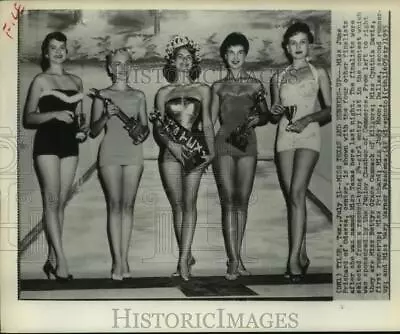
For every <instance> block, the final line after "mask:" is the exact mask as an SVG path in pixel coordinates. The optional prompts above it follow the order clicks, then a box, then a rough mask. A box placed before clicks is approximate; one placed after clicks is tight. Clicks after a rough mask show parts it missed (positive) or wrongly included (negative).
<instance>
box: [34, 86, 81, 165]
mask: <svg viewBox="0 0 400 334" xmlns="http://www.w3.org/2000/svg"><path fill="white" fill-rule="evenodd" d="M82 98H83V94H82V93H80V92H78V91H77V90H72V89H53V90H48V91H44V92H43V93H42V94H41V95H40V98H39V103H38V107H39V112H41V113H46V112H53V111H62V110H70V111H72V112H75V109H76V106H77V105H78V103H79V101H81V100H82ZM76 130H77V129H76V125H75V123H70V124H67V123H65V122H62V121H60V120H57V119H52V120H50V121H48V122H46V123H42V124H40V125H39V127H38V130H37V131H36V135H35V140H34V144H33V156H34V157H37V156H39V155H56V156H58V157H59V158H60V159H61V158H65V157H69V156H77V155H78V154H79V143H78V141H77V140H76V138H75V135H76Z"/></svg>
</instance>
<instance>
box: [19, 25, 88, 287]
mask: <svg viewBox="0 0 400 334" xmlns="http://www.w3.org/2000/svg"><path fill="white" fill-rule="evenodd" d="M66 42H67V38H66V37H65V35H64V34H62V33H60V32H54V33H50V34H48V35H47V36H46V38H45V39H44V41H43V43H42V64H41V65H42V69H43V73H40V74H38V75H37V76H36V77H35V78H34V80H33V81H32V83H31V86H30V88H29V92H28V96H27V99H26V104H25V110H24V126H25V127H28V128H31V127H34V128H37V132H36V135H35V141H34V145H33V157H34V162H35V165H36V170H37V174H38V179H39V183H40V187H41V192H42V199H43V221H44V223H45V232H46V236H47V240H48V244H49V253H48V258H47V261H46V263H45V265H44V266H43V271H44V272H45V274H46V275H47V277H48V278H50V277H51V275H53V276H54V277H55V278H56V279H57V280H59V281H69V280H71V279H72V278H73V277H72V275H70V273H69V270H68V264H67V260H66V257H65V254H64V250H63V246H62V229H63V223H64V210H65V205H66V201H67V197H68V194H69V193H70V191H71V186H72V183H73V181H74V177H75V172H76V167H77V163H78V153H79V147H78V146H79V142H78V139H79V138H80V140H79V141H83V140H84V139H86V134H87V128H86V127H85V129H83V128H80V129H78V126H77V125H76V123H74V119H76V112H77V110H78V109H80V111H82V98H83V94H82V90H83V87H82V81H81V79H80V78H78V77H77V76H75V75H72V74H69V73H67V72H65V71H64V69H63V64H64V62H65V60H66V58H67V49H66ZM78 133H79V135H80V136H81V137H79V136H78Z"/></svg>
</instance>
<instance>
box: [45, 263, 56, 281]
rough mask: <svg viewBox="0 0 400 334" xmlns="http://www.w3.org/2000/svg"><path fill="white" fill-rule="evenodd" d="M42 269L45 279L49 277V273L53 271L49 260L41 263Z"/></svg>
mask: <svg viewBox="0 0 400 334" xmlns="http://www.w3.org/2000/svg"><path fill="white" fill-rule="evenodd" d="M43 271H44V273H45V274H46V276H47V279H51V274H52V273H53V271H54V267H53V265H52V264H51V262H50V261H49V260H47V261H46V263H45V264H44V265H43Z"/></svg>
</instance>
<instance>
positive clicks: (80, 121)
mask: <svg viewBox="0 0 400 334" xmlns="http://www.w3.org/2000/svg"><path fill="white" fill-rule="evenodd" d="M74 118H75V119H74V123H75V130H76V135H75V138H76V139H77V140H78V142H80V143H82V142H84V141H85V140H86V138H87V135H86V133H85V131H83V130H82V128H83V126H84V125H85V122H86V115H85V114H84V113H83V112H82V111H78V112H76V113H75V117H74Z"/></svg>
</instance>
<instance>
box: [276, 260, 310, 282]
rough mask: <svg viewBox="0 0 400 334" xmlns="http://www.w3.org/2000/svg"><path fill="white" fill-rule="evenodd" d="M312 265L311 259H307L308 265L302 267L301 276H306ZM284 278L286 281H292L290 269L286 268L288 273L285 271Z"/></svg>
mask: <svg viewBox="0 0 400 334" xmlns="http://www.w3.org/2000/svg"><path fill="white" fill-rule="evenodd" d="M310 264H311V261H310V259H307V261H306V263H305V264H304V266H303V267H301V274H302V275H303V276H305V275H306V273H307V270H308V267H309V266H310ZM283 277H284V278H286V279H290V271H289V269H288V268H286V271H285V273H284V274H283Z"/></svg>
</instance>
